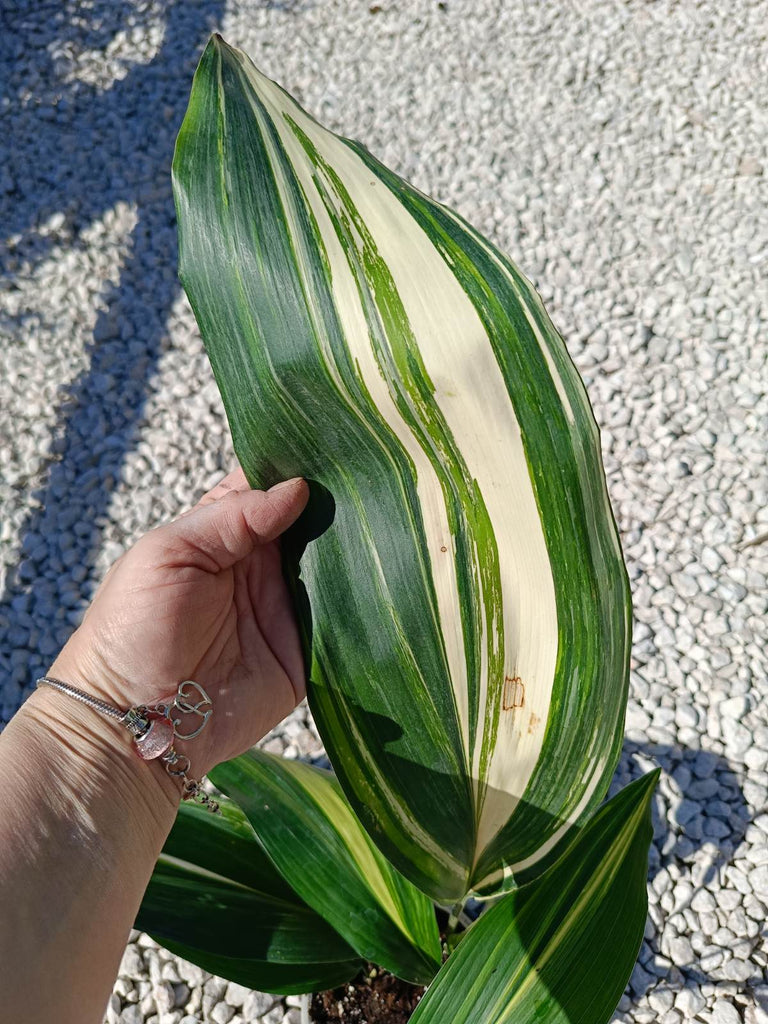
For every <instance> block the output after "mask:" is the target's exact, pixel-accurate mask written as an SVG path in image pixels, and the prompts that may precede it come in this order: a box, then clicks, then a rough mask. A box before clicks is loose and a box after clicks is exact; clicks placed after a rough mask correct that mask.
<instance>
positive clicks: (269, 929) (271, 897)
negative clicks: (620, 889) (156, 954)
mask: <svg viewBox="0 0 768 1024" xmlns="http://www.w3.org/2000/svg"><path fill="white" fill-rule="evenodd" d="M136 927H137V928H139V929H141V930H142V931H146V932H148V933H149V934H150V935H152V937H153V938H154V939H156V940H157V941H158V942H160V943H162V945H164V946H165V947H166V948H167V949H169V950H171V952H174V953H177V954H179V955H180V956H183V957H184V958H185V959H187V960H191V961H192V962H193V963H196V964H199V966H201V967H203V968H204V969H205V970H209V971H213V972H215V973H216V974H219V975H221V976H223V977H225V978H229V979H230V980H232V981H237V982H239V983H240V984H243V985H250V986H251V987H252V988H258V989H260V990H261V991H266V992H277V993H282V994H291V993H295V992H308V991H314V990H317V989H319V988H327V987H330V986H333V985H337V984H341V983H342V982H343V981H345V980H347V979H349V978H351V977H352V976H353V975H354V974H356V973H357V971H358V970H359V969H360V966H361V962H360V960H359V958H358V957H357V956H356V955H355V952H354V950H353V949H351V947H350V946H349V945H348V944H347V943H346V942H345V941H344V940H343V939H342V938H341V936H340V935H339V934H338V933H337V932H336V931H334V929H333V928H332V927H331V926H330V925H329V924H328V923H327V922H326V921H324V920H323V919H322V918H321V917H319V916H318V915H317V914H316V913H315V912H314V911H313V910H311V909H310V908H309V907H308V906H307V905H306V903H304V902H303V901H302V900H301V899H300V897H299V896H297V895H296V893H294V892H293V891H292V889H291V888H290V886H288V885H287V884H286V883H285V881H284V880H283V878H282V877H281V876H280V875H279V874H278V872H277V871H276V870H275V867H274V865H273V864H272V862H271V861H270V860H269V858H268V857H267V856H266V855H265V853H264V851H263V850H262V848H261V847H260V845H259V844H258V842H257V841H256V837H255V836H254V833H253V829H252V828H251V826H250V825H249V824H248V822H247V819H246V818H245V816H244V815H243V814H242V812H241V811H240V810H239V809H238V808H237V807H235V806H234V805H233V804H230V803H229V801H226V800H223V801H222V815H221V817H218V816H214V815H212V814H210V813H209V812H207V811H206V810H205V809H204V808H200V807H194V806H192V805H190V804H182V806H181V807H180V809H179V814H178V818H177V820H176V823H175V824H174V826H173V829H172V830H171V833H170V835H169V837H168V840H167V841H166V844H165V846H164V847H163V852H162V853H161V855H160V858H159V860H158V863H157V865H156V867H155V870H154V872H153V874H152V877H151V879H150V881H149V885H148V886H147V891H146V893H145V894H144V899H143V900H142V904H141V907H140V909H139V914H138V917H137V919H136Z"/></svg>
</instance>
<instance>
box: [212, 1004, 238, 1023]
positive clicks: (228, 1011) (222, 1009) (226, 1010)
mask: <svg viewBox="0 0 768 1024" xmlns="http://www.w3.org/2000/svg"><path fill="white" fill-rule="evenodd" d="M234 1016H235V1008H234V1006H230V1005H229V1003H217V1004H216V1005H215V1006H214V1008H213V1010H212V1011H211V1020H212V1021H213V1022H214V1024H229V1022H230V1021H231V1020H232V1018H233V1017H234Z"/></svg>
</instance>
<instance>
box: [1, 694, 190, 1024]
mask: <svg viewBox="0 0 768 1024" xmlns="http://www.w3.org/2000/svg"><path fill="white" fill-rule="evenodd" d="M0 779H2V786H1V787H0V978H1V979H2V981H0V991H2V993H3V1013H4V1015H6V1014H7V1019H8V1020H18V1021H21V1020H24V1021H25V1022H27V1024H38V1022H39V1024H44V1022H48V1021H51V1020H56V1021H57V1024H91V1022H93V1024H97V1022H100V1021H101V1019H102V1014H103V1012H104V1009H105V1006H106V1003H107V1000H108V998H109V992H110V990H111V986H112V984H113V981H114V978H115V977H116V975H117V970H118V966H119V962H120V957H121V956H122V952H123V949H124V948H125V943H126V941H127V938H128V933H129V930H130V928H131V926H132V924H133V921H134V918H135V915H136V911H137V909H138V907H139V903H140V902H141V897H142V895H143V892H144V889H145V887H146V884H147V881H148V880H149V876H150V874H151V872H152V868H153V865H154V863H155V860H156V859H157V855H158V853H159V851H160V849H161V847H162V845H163V842H164V841H165V838H166V836H167V834H168V831H169V830H170V827H171V825H172V824H173V820H174V816H175V812H176V806H177V803H178V786H177V785H176V783H175V781H174V780H173V779H170V778H169V777H168V776H167V775H166V774H165V772H163V771H162V769H161V767H160V765H159V764H158V763H157V762H155V763H151V762H144V761H141V760H140V759H139V758H138V757H137V756H136V755H135V753H134V752H133V750H132V749H131V745H130V737H129V736H128V734H127V732H126V731H125V730H123V729H121V728H120V727H119V726H118V725H116V724H114V723H112V722H109V721H107V720H106V719H102V718H101V717H100V716H99V715H98V714H97V713H96V712H94V711H93V710H91V709H90V708H87V707H84V706H82V705H80V704H77V703H76V702H75V701H73V700H71V699H69V698H67V697H66V696H64V695H63V694H59V693H56V692H54V691H46V690H40V691H37V692H36V693H35V694H34V695H33V696H32V697H31V698H30V700H29V701H27V703H26V704H25V705H24V706H23V708H22V709H21V710H20V711H19V713H18V714H17V715H16V716H15V718H14V719H13V720H12V721H11V722H10V724H9V725H8V726H7V728H6V729H5V731H4V732H3V733H2V735H0Z"/></svg>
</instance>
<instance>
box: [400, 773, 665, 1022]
mask: <svg viewBox="0 0 768 1024" xmlns="http://www.w3.org/2000/svg"><path fill="white" fill-rule="evenodd" d="M658 776H659V772H658V770H656V771H654V772H651V773H649V774H648V775H646V776H644V777H643V778H641V779H638V780H637V781H636V782H633V783H632V784H631V785H629V786H627V787H626V788H625V789H623V790H622V791H621V792H620V793H619V794H618V795H617V796H615V797H614V798H613V800H610V801H609V802H608V803H607V804H606V805H605V806H604V807H602V808H601V809H600V811H599V812H598V813H597V814H596V815H595V816H594V818H593V819H592V820H591V821H590V822H589V823H588V824H587V825H585V826H584V828H583V829H582V830H581V831H580V832H579V833H578V835H577V836H576V838H575V839H574V840H573V842H572V843H571V845H570V846H569V847H568V848H567V850H566V852H565V853H564V854H563V856H562V857H561V858H560V859H559V860H558V862H557V863H556V864H555V865H554V866H553V867H551V868H550V869H549V870H548V871H546V872H545V873H544V874H542V875H540V876H539V877H538V878H537V879H536V880H535V881H533V882H531V883H530V884H529V885H526V886H524V887H523V888H522V889H519V890H517V891H516V892H513V893H511V894H509V895H508V896H505V897H504V898H503V899H502V900H500V902H499V903H497V904H496V906H494V907H491V908H490V909H489V910H487V911H486V912H485V913H484V914H483V915H482V916H481V917H480V919H479V920H478V921H477V922H476V923H475V924H473V925H472V926H471V927H470V928H469V930H468V932H467V933H466V934H465V935H464V936H463V938H462V940H461V942H460V944H459V946H458V948H457V949H456V951H455V952H454V953H453V954H452V956H451V957H450V958H449V960H448V962H447V963H446V964H445V965H444V966H443V968H442V970H441V971H440V973H439V974H438V976H437V978H436V979H435V981H434V983H433V984H432V985H431V986H430V987H429V989H428V990H427V994H426V995H425V997H424V999H423V1000H422V1001H421V1003H420V1004H419V1006H418V1007H417V1009H416V1012H415V1013H414V1015H413V1017H412V1018H411V1019H412V1021H413V1024H443V1022H444V1021H451V1024H526V1022H529V1021H530V1022H533V1021H535V1022H536V1024H607V1022H608V1021H609V1020H610V1019H611V1017H612V1015H613V1011H614V1010H615V1008H616V1004H617V1003H618V1001H619V999H620V998H621V994H622V992H623V991H624V989H625V987H626V984H627V982H628V981H629V977H630V975H631V973H632V969H633V967H634V965H635V960H636V958H637V951H638V949H639V947H640V942H641V940H642V937H643V931H644V929H645V920H646V915H647V911H648V898H647V887H646V878H647V874H648V846H649V844H650V841H651V837H652V834H653V829H652V826H651V798H652V796H653V791H654V788H655V785H656V782H657V780H658Z"/></svg>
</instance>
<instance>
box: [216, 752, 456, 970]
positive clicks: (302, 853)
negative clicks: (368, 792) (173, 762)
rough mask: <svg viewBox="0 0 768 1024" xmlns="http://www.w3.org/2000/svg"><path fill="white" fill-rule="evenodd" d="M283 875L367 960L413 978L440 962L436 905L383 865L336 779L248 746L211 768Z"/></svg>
mask: <svg viewBox="0 0 768 1024" xmlns="http://www.w3.org/2000/svg"><path fill="white" fill-rule="evenodd" d="M211 779H212V780H213V781H214V783H215V784H216V786H217V787H218V788H219V789H221V790H223V791H224V792H225V793H227V794H228V795H229V796H230V797H231V798H232V799H233V800H236V801H237V803H238V804H239V805H240V807H241V808H242V810H243V811H245V813H246V815H247V816H248V818H249V820H250V822H251V824H252V825H253V828H254V830H255V832H256V835H257V836H258V839H259V841H260V842H261V843H262V844H263V846H264V849H265V850H266V851H267V853H268V854H269V856H270V857H271V858H272V860H273V861H274V863H275V864H276V865H277V868H278V870H279V871H280V873H281V875H282V876H283V877H284V878H285V879H286V880H287V881H288V882H289V883H290V884H291V886H293V888H294V889H295V891H296V892H297V893H298V894H299V896H301V897H302V899H304V900H305V901H306V903H307V904H309V906H311V907H313V908H314V910H316V911H317V913H318V914H320V915H321V916H322V917H323V918H324V919H325V920H326V921H328V922H329V923H330V924H331V925H333V927H334V928H335V929H336V931H337V932H338V933H339V934H340V935H342V936H343V937H344V938H345V939H346V940H347V942H348V943H349V944H350V946H352V948H353V949H355V950H356V952H357V953H359V954H360V956H361V957H365V959H367V960H372V961H373V962H374V963H377V964H380V965H381V966H382V967H385V968H386V969H387V970H388V971H391V972H392V973H393V974H396V975H398V977H401V978H405V979H406V980H407V981H411V982H414V983H416V984H427V983H428V982H430V981H431V980H432V978H433V977H434V976H435V973H436V972H437V969H438V967H439V966H440V937H439V934H438V931H437V922H436V919H435V911H434V907H433V905H432V903H431V901H430V900H428V899H427V897H426V896H424V894H423V893H421V892H419V891H418V889H416V888H414V886H413V885H411V883H410V882H408V881H407V879H405V878H403V876H402V875H400V874H399V873H398V872H397V871H395V869H394V868H393V867H392V866H391V865H390V864H388V863H387V861H386V860H385V858H384V857H382V855H381V853H380V852H379V851H378V849H377V848H376V846H375V845H374V844H373V842H372V841H371V839H370V837H369V836H368V835H367V833H366V832H365V830H364V829H363V827H362V826H361V824H360V822H359V821H358V819H357V818H356V817H355V814H354V812H353V811H352V808H351V807H350V806H349V804H348V803H347V801H346V799H345V798H344V795H343V793H342V791H341V787H340V786H339V784H338V782H337V781H336V779H335V778H334V777H333V775H332V774H331V773H330V772H326V771H321V770H320V769H318V768H313V767H311V766H310V765H306V764H302V763H301V762H300V761H291V760H288V759H286V758H281V757H275V756H274V755H273V754H268V753H265V752H264V751H261V750H252V751H250V752H249V753H247V754H243V755H242V756H241V757H238V758H235V760H234V761H228V762H227V763H226V764H222V765H219V767H218V768H215V769H214V770H213V771H212V772H211Z"/></svg>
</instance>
